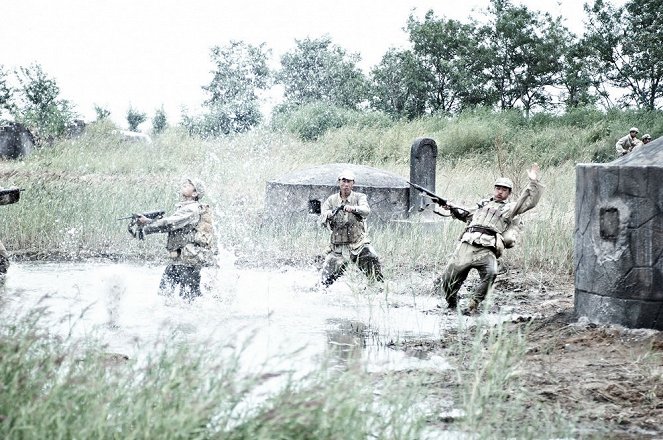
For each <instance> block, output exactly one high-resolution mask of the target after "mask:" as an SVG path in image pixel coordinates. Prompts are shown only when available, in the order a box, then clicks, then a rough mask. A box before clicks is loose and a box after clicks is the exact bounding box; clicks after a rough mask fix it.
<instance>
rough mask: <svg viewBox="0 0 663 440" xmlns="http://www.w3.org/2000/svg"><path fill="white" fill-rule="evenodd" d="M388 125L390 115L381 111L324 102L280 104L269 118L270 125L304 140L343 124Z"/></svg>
mask: <svg viewBox="0 0 663 440" xmlns="http://www.w3.org/2000/svg"><path fill="white" fill-rule="evenodd" d="M390 124H391V121H390V118H389V117H388V116H387V115H385V114H384V113H379V112H360V111H356V110H349V109H347V108H342V107H335V106H332V105H329V104H326V103H323V102H312V103H309V104H305V105H301V106H294V107H286V106H283V107H280V108H278V109H276V112H275V114H274V117H273V119H272V126H273V127H275V128H277V129H281V128H282V129H285V130H286V131H288V132H290V133H294V134H296V135H297V136H298V137H299V138H300V139H302V140H305V141H314V140H317V139H319V138H320V137H321V136H322V135H323V134H324V133H326V132H327V131H329V130H332V129H337V128H341V127H344V126H352V127H355V128H361V127H386V126H388V125H390Z"/></svg>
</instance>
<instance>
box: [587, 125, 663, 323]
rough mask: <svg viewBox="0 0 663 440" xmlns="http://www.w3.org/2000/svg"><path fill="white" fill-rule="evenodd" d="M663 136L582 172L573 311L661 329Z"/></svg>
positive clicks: (595, 319) (597, 319)
mask: <svg viewBox="0 0 663 440" xmlns="http://www.w3.org/2000/svg"><path fill="white" fill-rule="evenodd" d="M661 182H663V138H659V139H657V140H655V141H653V142H651V143H649V144H647V145H646V146H643V147H641V148H639V149H637V150H635V151H633V152H632V153H630V154H628V155H626V156H623V157H621V158H619V159H617V160H615V161H613V162H611V163H607V164H580V165H578V166H577V167H576V227H575V245H574V263H575V299H574V302H575V311H576V314H577V315H579V316H586V317H587V318H589V319H590V320H591V321H593V322H597V323H602V324H606V323H608V324H620V325H624V326H626V327H631V328H652V329H657V330H663V185H661Z"/></svg>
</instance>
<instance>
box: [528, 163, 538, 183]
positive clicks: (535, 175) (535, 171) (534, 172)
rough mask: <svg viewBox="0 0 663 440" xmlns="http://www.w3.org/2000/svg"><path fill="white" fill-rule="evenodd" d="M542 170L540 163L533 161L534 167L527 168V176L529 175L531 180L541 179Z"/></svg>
mask: <svg viewBox="0 0 663 440" xmlns="http://www.w3.org/2000/svg"><path fill="white" fill-rule="evenodd" d="M540 171H541V168H539V165H538V164H537V163H533V164H532V167H531V168H530V169H529V170H527V177H529V178H530V179H531V180H539V174H540V173H539V172H540Z"/></svg>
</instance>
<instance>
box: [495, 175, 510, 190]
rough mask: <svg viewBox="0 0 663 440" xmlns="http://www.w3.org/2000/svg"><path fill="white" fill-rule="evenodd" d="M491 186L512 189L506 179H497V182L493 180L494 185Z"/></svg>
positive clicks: (508, 180)
mask: <svg viewBox="0 0 663 440" xmlns="http://www.w3.org/2000/svg"><path fill="white" fill-rule="evenodd" d="M493 186H504V187H506V188H509V189H513V182H512V181H511V179H509V178H507V177H499V178H498V179H497V180H495V184H494V185H493Z"/></svg>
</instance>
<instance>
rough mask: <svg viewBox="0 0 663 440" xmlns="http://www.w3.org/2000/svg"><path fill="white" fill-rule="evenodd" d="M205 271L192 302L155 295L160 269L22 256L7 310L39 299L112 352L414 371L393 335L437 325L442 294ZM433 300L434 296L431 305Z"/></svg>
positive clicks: (8, 286) (4, 304)
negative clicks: (184, 348) (194, 347)
mask: <svg viewBox="0 0 663 440" xmlns="http://www.w3.org/2000/svg"><path fill="white" fill-rule="evenodd" d="M206 270H208V269H204V270H203V272H202V286H203V288H204V294H203V297H201V298H198V299H196V300H195V301H193V302H192V303H187V302H185V301H183V300H181V299H180V298H178V297H162V296H159V295H157V291H158V285H159V279H160V277H161V272H162V267H160V266H135V265H130V264H115V263H98V262H91V263H23V264H20V263H16V264H14V265H12V266H11V267H10V269H9V273H8V274H7V279H6V281H5V285H4V287H0V317H1V316H2V315H4V316H12V315H16V314H17V313H19V311H20V310H26V309H29V308H31V307H34V306H35V305H37V304H41V305H43V306H46V307H48V309H49V311H50V315H49V316H50V318H49V319H51V320H52V322H48V323H47V324H48V325H49V327H50V328H51V329H52V330H53V331H55V332H59V333H61V334H65V335H66V334H69V333H70V332H71V333H72V334H74V336H84V335H89V334H94V335H96V336H97V337H99V338H100V339H101V340H102V342H104V343H105V344H106V345H107V351H109V352H113V353H122V354H126V355H128V356H129V357H139V356H141V355H142V354H144V353H145V351H146V350H150V349H151V348H152V347H155V346H157V345H158V344H157V343H158V342H159V341H162V340H165V339H171V338H173V337H175V336H177V337H179V338H182V339H183V340H184V341H185V342H187V341H189V342H192V341H196V342H200V343H207V342H215V341H216V342H222V343H223V342H227V341H232V342H235V343H238V344H241V343H242V341H249V342H248V343H247V346H246V349H245V350H244V352H243V353H244V360H245V361H246V364H247V366H252V365H253V366H256V365H260V366H264V365H265V363H268V360H270V359H272V358H274V359H278V365H273V368H275V369H279V370H297V371H300V372H302V373H303V372H306V371H310V370H311V369H313V368H314V366H315V365H314V363H315V362H317V360H319V359H320V358H321V357H325V356H331V357H333V360H332V361H334V360H335V362H336V363H337V364H338V365H339V366H340V367H341V368H347V367H349V366H351V365H352V364H355V363H356V364H358V365H362V366H363V368H368V369H385V368H386V369H393V368H416V367H417V366H424V365H425V364H426V362H430V363H431V365H425V366H431V367H439V368H445V367H446V364H445V363H444V362H440V360H439V359H437V360H434V361H432V360H419V359H416V358H413V357H410V356H407V355H405V354H404V353H402V352H401V351H397V350H391V349H389V348H386V344H387V343H388V342H389V341H396V340H399V339H402V338H406V337H417V336H433V335H435V334H437V333H439V331H440V328H441V326H440V323H439V320H440V319H447V318H444V317H441V316H440V315H427V314H425V313H422V310H429V309H431V308H434V305H435V303H436V299H435V298H429V299H427V298H417V299H416V303H415V301H414V298H412V297H411V296H407V295H393V294H392V295H390V296H389V298H388V300H389V302H392V301H396V302H397V303H398V304H399V307H390V306H389V305H388V304H387V298H386V295H384V293H380V294H378V293H377V292H376V293H374V294H372V293H371V292H370V291H369V290H362V291H361V292H360V293H358V292H357V291H353V289H351V288H350V286H349V285H348V284H346V283H343V282H339V283H336V284H335V285H334V286H332V288H331V289H330V291H329V292H328V293H321V292H317V291H314V290H312V289H311V287H312V286H314V285H316V283H317V279H318V274H317V272H316V271H315V270H313V269H310V270H300V269H285V270H280V271H266V270H250V269H242V270H238V269H235V268H234V267H228V266H226V267H223V266H222V268H221V270H219V271H216V272H206ZM427 301H428V302H427Z"/></svg>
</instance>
